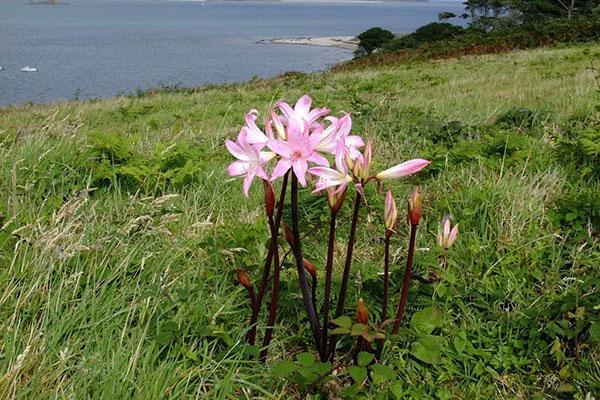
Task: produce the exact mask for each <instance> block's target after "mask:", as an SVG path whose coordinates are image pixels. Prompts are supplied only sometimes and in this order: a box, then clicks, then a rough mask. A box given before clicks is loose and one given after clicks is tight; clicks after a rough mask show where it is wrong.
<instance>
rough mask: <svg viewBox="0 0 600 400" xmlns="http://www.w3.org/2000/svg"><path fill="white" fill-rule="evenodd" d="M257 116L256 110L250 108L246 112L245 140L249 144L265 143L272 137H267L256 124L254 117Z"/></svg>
mask: <svg viewBox="0 0 600 400" xmlns="http://www.w3.org/2000/svg"><path fill="white" fill-rule="evenodd" d="M257 118H258V111H257V110H255V109H252V110H250V111H249V112H248V114H246V128H247V131H248V133H247V136H248V137H247V140H248V143H250V144H256V143H260V144H262V145H264V144H266V143H267V142H268V141H269V140H271V139H273V137H272V136H271V137H268V136H267V135H265V134H264V132H263V131H262V130H261V129H260V128H259V127H258V126H257V125H256V119H257Z"/></svg>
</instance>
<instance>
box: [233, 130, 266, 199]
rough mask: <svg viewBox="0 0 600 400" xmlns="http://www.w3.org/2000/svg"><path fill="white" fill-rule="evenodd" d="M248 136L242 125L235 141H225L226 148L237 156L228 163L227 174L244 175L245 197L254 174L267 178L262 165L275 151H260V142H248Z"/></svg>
mask: <svg viewBox="0 0 600 400" xmlns="http://www.w3.org/2000/svg"><path fill="white" fill-rule="evenodd" d="M248 136H249V132H248V128H247V127H243V128H242V130H241V131H240V134H239V135H238V138H237V142H233V141H231V140H226V141H225V146H226V147H227V150H229V152H230V153H231V154H232V155H233V156H234V157H235V158H237V160H236V161H234V162H233V163H231V164H229V166H228V167H227V173H228V174H229V176H238V177H241V176H243V177H244V184H243V190H244V195H245V196H246V197H248V192H249V190H250V185H252V181H253V180H254V177H255V176H258V177H260V178H262V179H267V180H268V179H269V177H268V176H267V174H266V173H265V170H264V168H263V165H264V164H265V163H266V162H268V161H269V160H271V159H273V158H274V157H275V153H272V152H270V151H261V150H262V148H263V145H262V144H250V143H249V141H248Z"/></svg>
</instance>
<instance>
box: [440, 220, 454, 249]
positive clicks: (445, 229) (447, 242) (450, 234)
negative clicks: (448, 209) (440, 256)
mask: <svg viewBox="0 0 600 400" xmlns="http://www.w3.org/2000/svg"><path fill="white" fill-rule="evenodd" d="M451 222H452V217H451V216H450V214H446V215H445V216H444V218H443V219H442V223H441V224H440V233H439V235H438V237H437V240H438V245H439V246H440V247H441V248H443V249H444V250H448V249H449V248H450V247H452V245H453V244H454V242H455V241H456V238H457V237H458V224H456V225H454V227H453V228H452V230H451V229H450V224H451Z"/></svg>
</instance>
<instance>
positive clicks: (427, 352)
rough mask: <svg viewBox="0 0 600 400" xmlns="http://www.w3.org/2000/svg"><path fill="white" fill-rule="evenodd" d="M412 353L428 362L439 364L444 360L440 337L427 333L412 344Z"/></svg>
mask: <svg viewBox="0 0 600 400" xmlns="http://www.w3.org/2000/svg"><path fill="white" fill-rule="evenodd" d="M410 353H411V354H412V355H413V356H415V357H416V358H417V359H419V360H420V361H423V362H424V363H427V364H438V363H439V362H440V361H441V360H442V349H441V345H440V337H439V336H432V335H427V336H423V337H422V338H419V340H417V341H416V342H414V343H413V344H412V345H411V346H410Z"/></svg>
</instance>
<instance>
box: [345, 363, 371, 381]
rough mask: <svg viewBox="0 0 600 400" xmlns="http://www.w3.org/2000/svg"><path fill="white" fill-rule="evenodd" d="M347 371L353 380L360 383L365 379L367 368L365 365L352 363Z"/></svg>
mask: <svg viewBox="0 0 600 400" xmlns="http://www.w3.org/2000/svg"><path fill="white" fill-rule="evenodd" d="M348 373H349V374H350V376H351V377H352V379H354V382H356V383H358V384H360V383H362V382H363V381H364V380H365V379H367V369H366V368H365V367H357V366H356V365H352V366H351V367H350V368H348Z"/></svg>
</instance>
